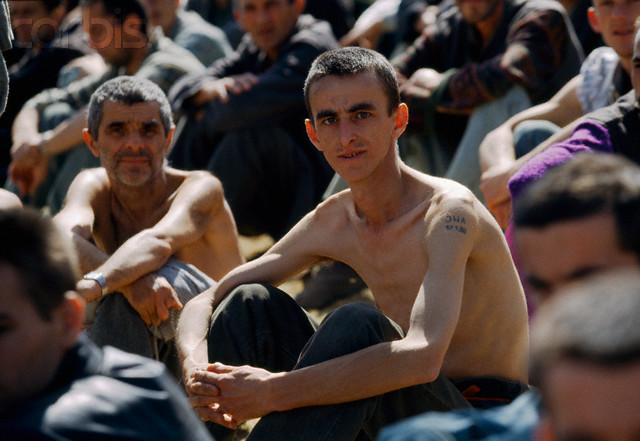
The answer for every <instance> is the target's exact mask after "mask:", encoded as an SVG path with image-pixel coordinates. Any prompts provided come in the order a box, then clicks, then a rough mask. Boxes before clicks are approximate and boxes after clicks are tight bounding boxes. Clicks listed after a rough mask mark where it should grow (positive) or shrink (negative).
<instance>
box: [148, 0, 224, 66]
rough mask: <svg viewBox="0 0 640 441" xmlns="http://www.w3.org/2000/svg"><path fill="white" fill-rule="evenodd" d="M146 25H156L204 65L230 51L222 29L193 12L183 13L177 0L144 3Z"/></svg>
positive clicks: (154, 0) (155, 0)
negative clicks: (147, 22)
mask: <svg viewBox="0 0 640 441" xmlns="http://www.w3.org/2000/svg"><path fill="white" fill-rule="evenodd" d="M144 1H145V5H146V7H147V9H148V15H149V22H150V23H151V25H152V26H160V28H161V29H162V33H163V34H164V35H166V36H167V37H169V38H170V39H171V40H172V41H173V42H174V43H175V44H177V45H178V46H180V47H183V48H185V49H187V50H188V51H189V52H191V53H192V54H193V55H195V56H196V58H198V60H200V62H201V63H202V64H204V65H205V66H208V65H210V64H211V63H213V62H214V61H216V60H217V59H218V58H223V57H225V56H227V55H229V54H230V53H231V51H232V49H231V45H230V44H229V40H228V39H227V36H226V35H225V33H224V32H223V31H222V29H220V28H218V27H217V26H214V25H212V24H211V23H209V22H207V21H205V20H204V19H203V18H202V17H201V16H200V14H198V13H197V12H194V11H185V10H184V8H183V7H181V6H180V0H144Z"/></svg>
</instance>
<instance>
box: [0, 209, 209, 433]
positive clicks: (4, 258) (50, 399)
mask: <svg viewBox="0 0 640 441" xmlns="http://www.w3.org/2000/svg"><path fill="white" fill-rule="evenodd" d="M78 274H79V273H78V261H77V256H76V253H75V252H74V250H73V248H72V246H71V243H69V242H68V240H67V238H66V237H65V236H64V235H63V234H62V233H61V232H60V231H59V230H58V228H56V227H55V225H54V224H53V222H51V219H50V218H47V217H43V216H41V215H40V214H39V213H37V212H36V211H35V210H34V209H32V208H30V207H28V208H25V209H19V210H7V211H3V210H0V280H2V290H0V323H1V327H2V333H1V334H0V348H1V353H2V360H3V361H2V363H0V433H2V439H3V440H6V441H24V440H54V439H55V440H69V441H71V440H76V441H86V440H98V439H102V440H105V439H113V440H115V439H121V440H122V439H138V440H142V439H148V440H151V439H153V440H158V441H160V440H166V441H169V440H172V441H173V440H191V441H207V440H211V437H210V435H209V433H208V432H207V430H206V428H205V427H204V425H203V424H202V422H201V421H199V419H198V418H197V416H196V415H195V414H194V412H193V410H192V409H190V408H189V406H188V404H187V401H186V397H185V395H184V392H183V391H181V390H180V389H179V388H178V387H177V386H176V384H175V381H174V380H172V379H171V378H170V377H169V376H168V375H167V372H166V369H165V368H164V366H163V365H162V364H161V363H157V362H154V361H152V360H148V359H145V358H143V357H139V356H136V355H132V354H127V353H125V352H122V351H120V350H117V349H114V348H104V349H99V348H97V347H96V346H95V345H94V344H92V343H91V342H89V341H88V340H87V339H86V338H82V337H79V335H80V330H81V329H82V319H83V311H84V306H85V303H84V300H83V299H82V297H81V296H80V295H79V294H78V293H77V292H75V291H74V286H75V283H76V280H77V277H78Z"/></svg>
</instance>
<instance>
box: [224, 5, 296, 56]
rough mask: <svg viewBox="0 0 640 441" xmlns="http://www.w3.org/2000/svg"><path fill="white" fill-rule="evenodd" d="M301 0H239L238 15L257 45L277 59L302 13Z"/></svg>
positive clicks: (239, 21)
mask: <svg viewBox="0 0 640 441" xmlns="http://www.w3.org/2000/svg"><path fill="white" fill-rule="evenodd" d="M303 6H304V2H302V1H301V0H293V1H291V2H290V1H289V0H238V5H237V7H236V8H235V9H234V16H235V18H236V20H237V21H238V23H239V24H240V27H242V29H243V30H244V31H245V32H248V33H249V34H250V35H251V37H252V38H253V41H254V42H255V44H256V45H257V46H258V48H260V49H261V50H263V51H265V52H266V53H267V55H268V56H269V57H270V58H272V59H273V58H275V56H276V55H277V54H278V51H279V50H280V48H281V47H282V45H283V43H284V42H285V41H286V40H287V38H288V37H289V35H290V34H291V32H292V31H293V28H294V26H295V24H296V22H297V20H298V17H299V15H300V13H301V12H302V9H303Z"/></svg>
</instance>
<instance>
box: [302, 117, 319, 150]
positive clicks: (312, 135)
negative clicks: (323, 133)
mask: <svg viewBox="0 0 640 441" xmlns="http://www.w3.org/2000/svg"><path fill="white" fill-rule="evenodd" d="M304 126H305V127H306V129H307V136H308V137H309V140H310V141H311V142H312V143H313V145H315V146H316V148H317V149H318V150H320V151H322V147H321V146H320V140H318V133H317V132H316V128H315V126H314V125H313V122H311V120H310V119H309V118H307V119H305V120H304Z"/></svg>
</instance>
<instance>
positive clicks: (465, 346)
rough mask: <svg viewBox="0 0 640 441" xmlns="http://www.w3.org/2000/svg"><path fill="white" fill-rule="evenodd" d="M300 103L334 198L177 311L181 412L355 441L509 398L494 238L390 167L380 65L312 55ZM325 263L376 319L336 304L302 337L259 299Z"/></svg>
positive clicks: (516, 306)
mask: <svg viewBox="0 0 640 441" xmlns="http://www.w3.org/2000/svg"><path fill="white" fill-rule="evenodd" d="M305 94H306V97H307V104H308V107H309V112H310V119H309V120H307V123H306V124H307V132H308V135H309V138H310V139H311V141H312V142H313V143H314V144H315V146H316V147H317V148H318V149H319V150H320V151H322V152H323V154H324V156H325V157H326V159H327V161H328V162H329V164H331V166H332V167H333V168H334V170H335V171H336V172H337V173H339V174H340V175H341V176H342V177H343V178H344V179H345V181H346V182H347V183H348V184H349V187H350V188H349V189H347V190H345V191H343V192H340V193H338V194H336V195H334V196H332V197H330V198H328V199H327V200H326V201H324V202H323V203H321V204H320V205H319V206H318V207H317V208H316V209H315V210H314V211H312V212H311V213H309V214H308V215H307V216H305V217H304V218H303V219H302V220H301V221H300V222H299V223H298V224H297V225H296V226H295V227H294V228H293V229H292V230H291V231H290V232H289V233H288V234H287V235H286V236H285V237H283V238H282V239H281V240H280V241H278V242H277V243H276V244H275V245H274V246H273V247H272V248H271V249H270V250H269V251H268V252H266V253H265V254H264V255H263V256H261V257H259V258H258V259H255V260H253V261H251V262H249V263H247V264H245V265H242V266H240V267H238V268H235V269H234V270H232V271H231V272H229V274H227V275H226V276H225V277H224V278H223V279H222V280H221V281H220V283H219V284H218V285H216V287H215V288H212V289H209V290H207V291H205V292H204V293H202V294H201V295H200V296H199V297H198V298H196V299H194V300H192V301H191V302H190V303H189V304H188V305H187V306H186V307H185V310H184V311H183V314H182V316H181V318H180V324H179V329H178V344H179V349H180V350H181V355H182V356H183V361H184V362H183V374H184V378H185V384H186V388H187V391H188V393H189V394H190V396H191V397H190V400H191V403H192V405H193V406H194V407H195V408H196V411H198V413H199V414H200V416H201V417H202V418H203V419H205V420H209V421H214V422H216V423H220V424H222V425H224V426H226V427H228V428H235V427H236V425H237V424H238V423H240V422H242V421H245V420H248V419H252V418H256V417H262V418H261V420H260V422H258V424H256V426H255V427H254V429H253V431H252V433H251V435H250V437H249V439H250V440H256V439H257V440H265V439H270V440H271V439H273V440H294V439H295V440H298V439H304V440H305V441H310V440H321V439H336V440H337V439H339V440H355V439H358V437H359V436H360V435H361V434H362V433H365V434H366V435H367V436H368V437H369V438H370V439H373V438H374V437H375V434H376V433H377V432H378V430H379V429H380V427H382V425H384V424H387V423H389V422H390V421H394V420H397V419H400V418H403V417H406V416H408V415H413V414H416V413H419V412H422V411H425V410H428V409H436V410H448V409H452V408H456V407H463V406H470V405H475V404H477V405H486V404H487V403H496V402H508V401H509V400H511V399H512V398H514V397H515V396H517V395H518V394H519V392H521V391H522V389H524V386H525V383H526V381H527V368H526V365H527V352H528V328H527V312H526V306H525V300H524V295H523V292H522V287H521V286H520V282H519V280H518V276H517V274H516V271H515V268H514V265H513V262H512V260H511V257H510V254H509V251H508V249H507V245H506V242H505V239H504V236H503V234H502V232H501V231H500V228H499V227H498V225H497V223H496V222H495V220H494V219H493V218H492V217H491V215H490V214H489V212H488V211H487V210H486V209H485V208H484V207H483V206H482V204H481V203H480V202H479V201H478V200H477V199H476V198H475V197H474V196H473V195H472V193H471V192H470V191H469V190H468V189H466V188H465V187H463V186H461V185H459V184H457V183H455V182H453V181H449V180H446V179H442V178H436V177H433V176H428V175H425V174H422V173H420V172H418V171H416V170H413V169H411V168H409V167H408V166H407V165H405V164H404V163H403V162H402V161H401V160H400V158H399V156H398V151H397V144H396V141H397V139H398V137H399V136H400V135H401V134H402V132H403V130H404V128H405V126H406V124H407V115H408V111H407V106H406V105H405V104H403V103H401V102H400V97H399V94H398V85H397V80H396V77H395V73H394V70H393V68H392V67H391V65H390V64H389V63H388V62H387V61H386V60H385V58H384V57H382V56H381V55H380V54H378V53H376V52H373V51H370V50H367V49H362V48H343V49H338V50H335V51H330V52H327V53H325V54H323V55H321V56H320V57H319V58H318V59H316V61H314V64H313V66H312V68H311V71H310V73H309V75H308V77H307V82H306V86H305ZM326 259H334V260H338V261H342V262H344V263H346V264H348V265H350V266H351V267H352V268H354V269H355V270H356V271H357V272H358V274H359V275H360V276H361V277H362V278H363V280H364V281H365V282H366V283H367V285H368V286H369V287H370V288H371V291H372V293H373V295H374V297H375V300H376V304H377V308H375V307H371V306H367V305H364V304H360V303H352V304H348V305H346V306H343V307H341V308H339V309H338V310H336V311H334V312H333V313H332V314H330V315H329V316H328V317H327V318H326V319H325V320H324V321H323V323H322V324H321V325H320V326H319V327H316V326H315V324H314V323H313V321H312V320H311V319H309V317H308V316H307V315H306V313H305V312H304V311H303V310H302V309H301V308H300V307H299V306H297V304H296V303H295V301H294V300H293V299H292V298H291V297H289V296H287V295H286V294H285V293H283V292H282V291H280V290H278V289H277V288H274V286H275V285H278V284H280V283H282V282H283V281H286V280H287V279H289V278H290V277H292V276H293V275H295V274H296V273H298V272H299V271H301V270H303V269H304V268H306V267H309V266H311V265H314V264H316V263H318V262H321V261H323V260H326ZM250 282H259V284H257V283H254V284H249V283H250ZM234 288H235V289H234ZM210 363H212V364H210ZM215 434H216V439H224V438H223V436H222V435H221V434H220V431H216V432H215Z"/></svg>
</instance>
